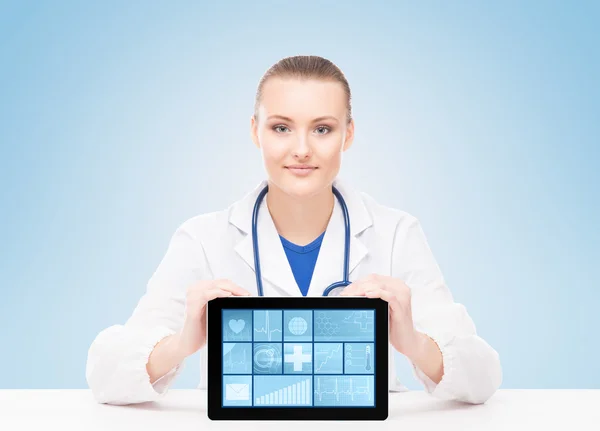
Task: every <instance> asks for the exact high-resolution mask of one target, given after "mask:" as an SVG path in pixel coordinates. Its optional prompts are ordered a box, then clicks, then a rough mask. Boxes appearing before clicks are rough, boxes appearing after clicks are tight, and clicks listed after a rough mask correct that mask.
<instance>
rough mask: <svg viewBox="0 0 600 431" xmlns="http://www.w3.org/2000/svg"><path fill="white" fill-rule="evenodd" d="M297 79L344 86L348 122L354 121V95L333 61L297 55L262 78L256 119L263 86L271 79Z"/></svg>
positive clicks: (271, 68)
mask: <svg viewBox="0 0 600 431" xmlns="http://www.w3.org/2000/svg"><path fill="white" fill-rule="evenodd" d="M273 77H279V78H297V79H319V80H329V81H336V82H339V83H340V84H342V87H343V88H344V92H345V93H346V107H347V110H346V112H347V114H346V121H347V122H348V123H349V122H350V121H351V120H352V105H351V100H352V95H351V93H350V86H349V85H348V81H347V80H346V77H345V76H344V74H343V72H342V71H341V70H340V68H339V67H337V66H336V65H335V64H333V63H332V62H331V61H329V60H327V59H325V58H323V57H319V56H316V55H296V56H294V57H285V58H283V59H281V60H279V61H278V62H277V63H275V64H274V65H273V66H271V67H270V68H269V69H268V70H267V71H266V72H265V74H264V75H263V77H262V78H261V80H260V82H259V84H258V89H257V91H256V98H255V102H254V117H255V118H256V119H258V105H259V103H260V100H261V97H262V91H263V86H264V85H265V82H267V80H268V79H269V78H273Z"/></svg>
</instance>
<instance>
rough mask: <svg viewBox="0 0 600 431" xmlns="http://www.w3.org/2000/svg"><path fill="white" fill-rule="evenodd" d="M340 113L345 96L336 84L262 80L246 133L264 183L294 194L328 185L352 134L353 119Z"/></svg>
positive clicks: (303, 194) (307, 193) (343, 111)
mask: <svg viewBox="0 0 600 431" xmlns="http://www.w3.org/2000/svg"><path fill="white" fill-rule="evenodd" d="M346 115H347V108H346V96H345V93H344V90H343V87H342V85H341V84H340V83H338V82H335V81H320V80H316V79H309V80H301V79H294V78H287V79H282V78H270V79H268V80H267V81H266V82H265V84H264V86H263V93H262V99H261V101H260V105H259V107H258V121H256V119H255V118H254V116H252V118H251V135H252V140H253V141H254V144H255V145H256V146H257V147H258V148H259V149H260V150H261V152H262V156H263V161H264V164H265V168H266V171H267V174H268V176H269V180H270V182H271V183H273V184H275V185H276V186H277V187H279V188H280V189H281V190H283V191H284V192H285V193H287V194H289V195H293V196H296V197H308V196H312V195H314V194H317V193H319V192H322V191H323V190H324V189H325V188H327V187H329V186H330V185H331V183H332V182H333V180H334V179H335V177H336V176H337V174H338V172H339V170H340V166H341V160H342V153H343V152H344V151H346V150H347V149H348V148H350V145H351V144H352V140H353V137H354V121H351V122H350V123H348V122H347V121H346V118H347V117H346ZM295 167H296V168H295Z"/></svg>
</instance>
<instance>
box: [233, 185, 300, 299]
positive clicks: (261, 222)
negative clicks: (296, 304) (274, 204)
mask: <svg viewBox="0 0 600 431" xmlns="http://www.w3.org/2000/svg"><path fill="white" fill-rule="evenodd" d="M266 185H267V181H266V180H265V181H262V182H261V183H260V184H259V185H258V186H257V187H256V189H255V190H254V191H253V192H251V193H250V194H248V195H247V196H246V197H245V198H244V199H243V200H242V201H240V202H239V203H238V204H237V205H236V206H234V208H233V210H232V213H231V217H230V221H231V222H232V223H233V224H235V225H236V226H238V228H240V229H242V230H243V231H244V232H246V235H245V237H244V238H243V239H242V240H241V241H240V242H239V243H238V244H237V245H236V246H235V251H236V252H237V253H238V254H239V255H240V256H241V257H242V259H244V261H245V262H246V263H247V264H248V265H249V266H250V268H252V270H253V271H254V272H256V270H255V268H254V248H253V244H252V215H253V211H254V203H255V202H256V198H257V196H258V194H259V193H260V191H261V190H262V189H263V188H264V187H265V186H266ZM257 227H258V229H257V231H258V251H259V257H260V268H261V275H262V280H263V289H264V295H265V296H273V293H274V292H270V291H269V290H270V289H269V286H268V285H267V284H266V283H265V281H268V282H270V283H272V284H273V285H274V286H275V287H276V288H278V289H279V290H280V293H279V295H275V296H280V295H283V296H302V293H301V292H300V289H299V288H298V284H297V283H296V279H295V278H294V274H293V272H292V268H291V267H290V264H289V261H288V259H287V255H286V254H285V250H284V248H283V244H282V243H281V239H280V237H279V234H278V232H277V229H276V227H275V224H274V222H273V219H272V217H271V214H270V212H269V208H268V205H267V197H266V195H265V197H264V199H263V201H262V202H261V205H260V208H259V212H258V221H257ZM253 284H254V285H255V286H256V280H254V282H253ZM256 288H257V291H258V286H256Z"/></svg>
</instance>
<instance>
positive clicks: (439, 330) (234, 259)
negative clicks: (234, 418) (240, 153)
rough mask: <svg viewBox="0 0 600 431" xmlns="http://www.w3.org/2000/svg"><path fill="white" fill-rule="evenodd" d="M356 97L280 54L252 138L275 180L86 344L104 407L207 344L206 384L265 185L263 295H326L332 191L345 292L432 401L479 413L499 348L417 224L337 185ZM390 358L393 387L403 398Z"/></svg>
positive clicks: (148, 385) (186, 236)
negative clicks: (380, 303)
mask: <svg viewBox="0 0 600 431" xmlns="http://www.w3.org/2000/svg"><path fill="white" fill-rule="evenodd" d="M350 101H351V96H350V88H349V86H348V83H347V81H346V79H345V77H344V75H343V73H342V72H341V71H340V70H339V68H338V67H336V66H335V65H334V64H333V63H331V62H330V61H328V60H326V59H324V58H321V57H317V56H296V57H288V58H284V59H282V60H281V61H279V62H278V63H276V64H275V65H273V66H272V67H271V68H270V69H269V70H268V71H267V72H266V73H265V75H264V76H263V78H262V79H261V81H260V83H259V86H258V91H257V94H256V103H255V110H254V115H253V116H252V117H251V137H252V140H253V142H254V144H255V145H256V147H257V148H259V149H260V151H261V153H262V157H263V160H264V165H265V168H266V172H267V174H268V180H264V181H263V182H261V184H259V185H258V186H257V187H256V188H255V189H254V190H252V191H251V192H250V193H248V194H247V195H246V196H245V197H243V199H241V200H240V201H238V202H235V203H234V204H233V205H231V206H230V207H229V208H227V209H225V210H222V211H218V212H214V213H209V214H203V215H198V216H196V217H193V218H191V219H189V220H187V221H185V222H184V223H183V224H182V225H181V226H179V227H178V229H177V230H176V231H175V233H174V235H173V237H172V239H171V242H170V244H169V247H168V249H167V252H166V255H165V256H164V258H163V260H162V261H161V262H160V264H159V266H158V268H157V270H156V271H155V273H154V274H153V275H152V277H151V278H150V280H149V282H148V285H147V290H146V293H145V294H144V295H143V296H142V298H141V299H140V301H139V303H138V305H137V307H136V308H135V310H134V311H133V313H132V315H131V317H130V318H129V319H128V320H127V322H125V324H124V325H114V326H111V327H109V328H106V329H104V330H103V331H102V332H100V334H98V336H97V337H96V339H95V340H94V341H93V343H92V345H91V347H90V349H89V352H88V362H87V370H86V377H87V381H88V384H89V386H90V388H91V390H92V392H93V394H94V397H95V399H96V400H97V401H98V402H101V403H109V404H132V403H139V402H144V401H151V400H156V399H159V398H160V397H162V396H164V395H165V393H166V392H167V390H168V388H169V387H170V385H171V383H172V382H173V380H174V379H175V377H176V376H177V375H178V374H179V371H180V370H181V367H182V363H183V362H184V359H185V358H187V357H188V356H190V355H192V354H194V353H195V352H197V351H198V350H199V349H201V355H200V356H201V366H200V367H201V382H200V386H199V388H201V389H204V388H206V380H207V379H206V373H207V369H206V363H207V361H206V359H207V358H206V348H204V347H205V345H206V304H207V302H208V301H210V300H211V299H213V298H217V297H227V296H232V295H257V293H258V292H257V282H256V278H255V277H256V274H255V271H254V257H253V256H254V255H253V242H252V220H253V209H254V204H255V201H256V198H257V196H258V194H259V193H260V191H261V190H262V189H263V188H264V186H266V185H268V187H269V188H268V193H267V195H266V197H265V199H264V200H263V202H262V204H261V207H260V208H262V211H259V213H258V219H257V232H258V244H259V249H260V264H261V271H262V277H261V279H262V281H263V286H264V296H321V295H322V293H323V290H324V289H325V288H326V287H327V286H329V285H330V284H331V283H334V282H335V281H337V280H340V277H341V274H342V270H343V266H344V265H343V255H344V238H345V237H344V217H343V214H342V211H341V209H340V204H339V203H338V201H337V199H336V197H335V196H334V193H333V187H336V188H337V190H339V192H340V193H341V194H342V195H343V198H344V201H345V203H346V205H347V208H348V212H349V218H350V226H351V236H350V261H349V268H348V269H349V270H350V278H349V280H350V281H351V282H352V283H351V284H350V285H349V286H347V287H346V288H345V289H343V291H342V293H341V295H352V296H367V297H371V298H382V299H383V300H385V301H387V302H388V303H389V311H390V334H389V335H390V344H391V347H393V349H395V350H396V351H398V352H399V353H401V354H403V355H405V356H406V357H407V358H408V359H409V360H410V362H411V363H412V365H413V367H414V372H415V375H416V376H417V377H418V379H419V380H420V381H421V382H422V383H423V385H424V387H425V389H426V391H427V392H428V393H430V394H432V395H433V396H436V397H439V398H443V399H453V400H458V401H463V402H466V403H473V404H476V403H483V402H485V401H486V400H487V399H488V398H489V397H490V396H492V394H493V393H494V392H495V391H496V389H497V388H498V387H499V385H500V383H501V380H502V371H501V366H500V361H499V357H498V353H497V352H496V351H495V350H494V349H493V348H492V347H490V346H489V345H488V344H487V343H486V342H485V341H484V340H483V339H482V338H480V337H479V336H478V335H477V334H476V330H475V326H474V324H473V321H472V320H471V318H470V316H469V315H468V313H467V311H466V309H465V307H463V306H462V305H461V304H459V303H455V302H454V301H453V298H452V295H451V293H450V291H449V289H448V288H447V287H446V285H445V281H444V279H443V276H442V274H441V272H440V269H439V268H438V265H437V263H436V261H435V259H434V257H433V255H432V253H431V251H430V248H429V246H428V244H427V241H426V238H425V236H424V234H423V231H422V229H421V226H420V224H419V221H418V220H417V219H416V218H415V217H413V216H412V215H410V214H408V213H406V212H404V211H400V210H396V209H392V208H388V207H385V206H383V205H381V204H379V203H377V202H375V201H374V200H373V198H371V197H370V196H369V195H367V194H366V193H363V192H359V191H357V190H355V189H353V188H352V187H351V186H350V185H349V184H347V183H346V182H344V181H342V180H340V179H338V178H337V175H338V172H339V170H340V165H341V160H342V153H343V152H344V151H346V150H348V148H350V146H351V145H352V141H353V138H354V120H353V119H352V116H351V106H350ZM338 293H339V292H338ZM393 349H392V348H390V373H389V375H390V390H396V391H398V390H399V391H403V390H406V388H405V387H404V386H403V385H402V384H401V383H400V382H399V381H398V379H397V378H396V374H395V365H394V360H393V356H392V352H393Z"/></svg>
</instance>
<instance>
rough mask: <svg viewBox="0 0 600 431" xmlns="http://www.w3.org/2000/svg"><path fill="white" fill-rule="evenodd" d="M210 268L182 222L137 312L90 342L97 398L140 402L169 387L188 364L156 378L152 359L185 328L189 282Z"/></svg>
mask: <svg viewBox="0 0 600 431" xmlns="http://www.w3.org/2000/svg"><path fill="white" fill-rule="evenodd" d="M206 268H207V264H206V258H205V255H204V252H203V250H202V248H201V245H200V244H199V242H198V241H196V240H195V238H194V236H193V235H192V234H191V233H190V230H189V229H187V228H186V224H185V223H184V224H182V225H181V226H179V227H178V229H177V230H176V231H175V233H174V234H173V236H172V238H171V240H170V243H169V246H168V248H167V252H166V254H165V256H164V257H163V259H162V261H161V262H160V264H159V265H158V268H157V269H156V271H155V272H154V274H153V275H152V276H151V277H150V279H149V281H148V283H147V286H146V292H145V293H144V295H143V296H142V297H141V298H140V300H139V302H138V304H137V306H136V307H135V309H134V310H133V313H132V314H131V316H130V317H129V318H128V319H127V321H126V322H125V323H124V324H122V325H113V326H110V327H108V328H106V329H104V330H102V331H101V332H100V333H99V334H98V335H97V336H96V338H95V339H94V340H93V342H92V344H91V346H90V348H89V351H88V358H87V365H86V379H87V382H88V385H89V387H90V389H91V391H92V394H93V396H94V398H95V399H96V401H98V402H99V403H106V404H116V405H124V404H135V403H141V402H145V401H155V400H158V399H159V398H161V397H163V396H164V395H165V394H166V393H167V391H168V389H169V387H170V386H171V384H172V383H173V381H174V379H175V378H176V377H177V376H178V375H179V374H180V372H181V369H182V366H183V364H179V365H178V366H176V367H174V368H173V369H171V370H170V371H169V372H168V373H167V374H165V375H164V376H162V377H161V378H160V379H158V380H157V381H156V382H154V384H151V383H150V376H149V375H148V372H147V369H146V364H147V363H148V358H149V356H150V353H151V352H152V350H153V349H154V346H155V345H156V344H157V343H158V342H159V341H161V340H162V339H163V338H165V337H167V336H169V335H171V334H174V333H176V332H177V331H178V330H179V329H181V327H182V325H183V318H184V313H185V297H186V291H187V288H188V287H189V286H190V285H191V284H192V283H193V282H194V281H196V280H199V279H201V278H202V277H205V276H206Z"/></svg>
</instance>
